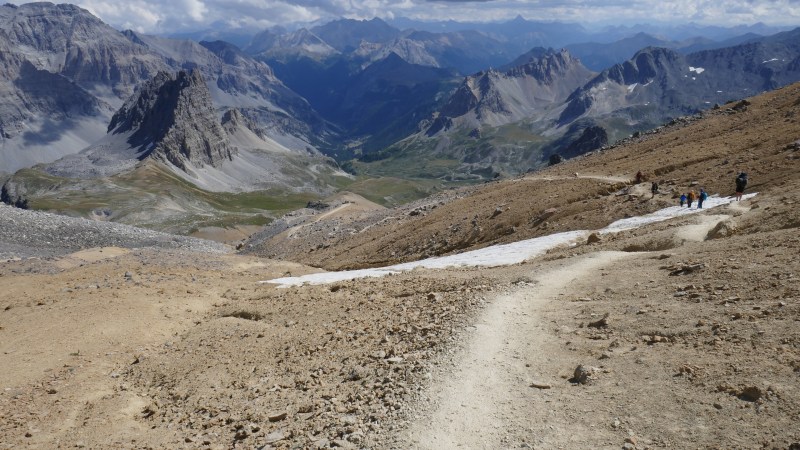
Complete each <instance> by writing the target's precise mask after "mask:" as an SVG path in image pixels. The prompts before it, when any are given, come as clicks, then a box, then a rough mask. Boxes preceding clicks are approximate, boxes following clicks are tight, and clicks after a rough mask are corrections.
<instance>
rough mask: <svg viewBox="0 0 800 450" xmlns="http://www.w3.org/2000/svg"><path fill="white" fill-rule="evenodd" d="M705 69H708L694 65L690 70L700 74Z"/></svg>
mask: <svg viewBox="0 0 800 450" xmlns="http://www.w3.org/2000/svg"><path fill="white" fill-rule="evenodd" d="M705 71H706V69H704V68H702V67H692V66H689V72H694V73H696V74H698V75H700V74H701V73H703V72H705Z"/></svg>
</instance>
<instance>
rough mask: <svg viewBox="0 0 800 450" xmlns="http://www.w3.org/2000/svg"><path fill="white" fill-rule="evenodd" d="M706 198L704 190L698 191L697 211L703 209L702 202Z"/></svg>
mask: <svg viewBox="0 0 800 450" xmlns="http://www.w3.org/2000/svg"><path fill="white" fill-rule="evenodd" d="M707 198H708V194H706V191H705V190H704V189H700V195H698V196H697V209H702V208H703V202H704V201H706V199H707Z"/></svg>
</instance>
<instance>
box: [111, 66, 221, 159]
mask: <svg viewBox="0 0 800 450" xmlns="http://www.w3.org/2000/svg"><path fill="white" fill-rule="evenodd" d="M108 131H109V133H113V134H119V133H130V138H129V139H128V143H129V144H131V145H132V146H133V147H135V148H138V149H140V151H141V153H140V156H139V158H140V159H143V158H145V157H148V156H150V157H153V158H156V159H160V160H162V161H164V162H169V163H172V164H174V165H175V166H177V167H179V168H180V169H182V170H184V171H188V170H189V168H190V166H194V167H203V166H204V165H211V166H214V167H218V166H219V165H221V164H222V163H223V162H224V161H226V160H230V159H231V158H232V157H233V155H234V154H235V153H236V149H235V148H233V147H231V146H230V144H229V143H228V140H227V134H226V133H225V130H224V129H223V127H222V125H221V124H220V122H219V120H218V119H217V114H216V112H215V111H214V108H213V106H212V103H211V94H210V93H209V91H208V87H207V85H206V82H205V80H204V78H203V76H202V75H201V74H200V72H199V71H196V70H195V71H191V72H187V71H180V72H178V73H177V74H175V75H172V74H169V73H167V72H160V73H159V74H158V75H156V76H155V77H154V78H153V79H151V80H150V81H148V82H147V83H145V84H144V85H143V86H142V87H141V88H140V89H139V91H138V92H137V93H136V94H134V95H133V96H131V98H130V99H128V101H126V102H125V104H124V105H123V106H122V107H121V108H120V109H119V111H117V113H116V114H114V117H113V118H112V119H111V123H110V124H109V126H108Z"/></svg>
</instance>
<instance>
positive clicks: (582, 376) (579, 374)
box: [570, 364, 600, 384]
mask: <svg viewBox="0 0 800 450" xmlns="http://www.w3.org/2000/svg"><path fill="white" fill-rule="evenodd" d="M598 372H600V369H598V368H597V367H591V366H584V365H583V364H581V365H579V366H578V367H576V368H575V372H574V373H573V375H572V379H571V380H570V381H571V382H573V383H578V384H588V383H590V382H592V381H594V379H595V377H596V375H597V373H598Z"/></svg>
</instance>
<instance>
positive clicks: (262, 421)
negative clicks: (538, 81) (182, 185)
mask: <svg viewBox="0 0 800 450" xmlns="http://www.w3.org/2000/svg"><path fill="white" fill-rule="evenodd" d="M751 102H752V103H751V105H749V106H748V107H747V108H746V110H744V111H741V110H740V111H732V112H726V111H725V109H722V110H720V111H718V112H715V113H711V114H709V116H708V117H707V118H705V119H702V120H698V121H694V122H691V123H687V124H680V125H675V126H673V127H668V128H665V129H664V130H662V131H661V132H659V133H653V134H648V135H644V136H641V137H639V138H637V139H636V140H633V141H632V142H631V143H628V144H625V145H623V146H620V147H617V148H615V149H612V150H608V151H605V152H600V153H597V154H593V155H590V156H587V157H584V158H580V159H576V160H573V161H569V162H567V163H564V164H563V165H558V166H555V167H553V168H551V169H549V170H547V171H544V172H540V173H534V174H530V175H529V176H528V177H526V178H521V179H517V180H508V181H501V182H496V183H490V184H487V185H485V186H479V187H474V188H469V189H464V190H461V191H453V192H448V193H443V194H441V195H440V196H439V197H437V198H435V199H429V200H427V201H426V202H419V203H416V204H413V205H407V206H406V207H404V208H401V209H397V210H388V209H382V208H379V207H377V206H373V205H369V204H368V203H366V202H363V201H361V200H359V199H358V198H355V197H348V198H346V199H345V198H340V199H338V200H337V201H338V203H337V202H336V201H332V202H330V204H329V205H327V206H324V205H318V206H317V208H310V209H309V210H306V211H302V212H298V213H297V214H295V215H294V216H289V217H287V218H285V219H284V223H283V225H276V228H272V229H268V230H264V231H263V232H262V233H261V234H259V235H256V236H254V237H253V238H252V239H251V240H250V241H249V242H248V245H250V247H248V248H247V249H248V253H249V254H231V253H225V252H224V248H221V247H217V246H216V245H212V244H207V243H206V242H205V241H198V240H188V239H186V240H184V238H174V239H173V238H167V237H164V236H162V235H159V236H155V235H153V236H151V235H145V234H139V232H138V231H134V230H135V229H128V228H125V229H124V231H119V232H118V233H119V234H114V233H117V232H115V231H114V232H112V231H106V232H103V233H100V234H101V235H102V236H104V237H97V236H95V235H94V234H91V233H94V231H91V230H93V229H94V228H93V227H95V226H105V225H107V224H100V225H98V224H95V223H87V222H72V221H71V220H72V219H62V218H59V217H53V216H50V217H49V218H47V216H45V215H43V214H41V213H37V214H33V215H32V214H29V213H24V212H19V211H16V210H11V209H10V208H5V207H3V208H0V220H3V221H4V222H3V226H2V227H1V228H0V229H2V234H0V245H1V247H0V248H2V249H3V250H2V251H3V258H4V262H2V263H0V292H2V295H1V296H0V448H20V447H25V448H62V447H63V448H67V447H69V448H76V447H77V448H331V447H344V448H398V449H399V448H454V447H456V446H460V447H461V448H542V449H546V448H587V447H589V448H627V449H631V448H639V449H644V448H666V447H670V448H769V449H773V448H774V449H785V448H798V447H800V431H798V427H797V426H796V424H797V423H800V400H799V399H800V284H799V282H798V277H799V276H800V275H799V274H798V270H799V269H800V251H798V249H799V248H800V238H799V237H798V233H797V230H798V227H799V226H800V212H798V209H797V205H798V204H800V177H798V175H797V174H798V171H797V169H798V162H797V157H798V147H800V146H798V145H796V144H795V142H796V141H797V140H798V139H800V124H798V122H797V121H798V118H800V116H797V114H798V113H800V87H793V88H790V89H785V90H782V91H778V92H776V93H774V94H769V95H767V96H764V97H759V98H755V99H752V100H751ZM636 170H642V171H644V172H647V173H648V174H650V176H651V177H653V176H655V177H657V179H658V181H659V182H660V185H661V189H662V192H661V193H660V194H658V195H656V196H655V198H654V199H651V198H650V194H649V184H640V185H632V184H630V183H629V182H626V181H625V180H626V179H627V178H629V177H632V175H631V174H633V173H635V172H636ZM738 170H746V171H747V172H748V173H749V174H750V180H751V186H749V188H748V190H751V191H757V192H759V194H758V195H757V196H756V197H755V198H753V199H751V200H747V201H744V202H737V203H734V204H732V205H729V206H726V207H719V208H715V209H712V210H708V211H705V212H703V213H699V214H695V215H691V216H685V217H681V218H677V219H672V220H669V221H666V222H663V223H659V224H654V225H649V226H646V227H643V228H640V229H637V230H631V231H625V232H621V233H618V234H615V235H606V236H603V237H602V238H601V239H600V240H599V241H597V242H594V241H593V242H592V243H591V244H590V243H588V242H586V243H583V242H581V243H579V244H578V245H576V246H573V247H565V248H558V249H555V250H553V251H550V252H549V253H547V254H546V255H544V256H542V257H539V258H537V259H534V260H529V261H527V262H525V263H523V264H519V265H515V266H511V267H497V268H483V269H466V268H461V269H446V270H415V271H411V272H407V273H403V274H399V275H392V276H389V277H386V278H381V279H361V280H353V281H347V282H338V283H335V284H331V285H321V286H302V287H293V288H286V289H280V288H277V287H275V286H274V285H270V284H260V283H258V281H260V280H265V279H270V278H276V277H280V276H286V275H300V274H304V273H310V272H314V271H317V270H319V269H314V268H312V267H311V266H309V265H304V264H312V265H318V266H324V267H326V268H338V267H364V266H368V265H371V264H377V263H384V262H395V261H399V260H408V259H413V258H416V257H421V256H424V255H426V254H440V253H449V252H454V251H458V249H462V248H477V247H480V246H486V245H491V244H493V243H498V242H510V241H513V240H516V239H520V238H523V237H532V236H536V235H544V234H547V233H550V232H556V231H563V230H566V229H578V228H580V229H592V228H599V227H601V226H604V225H606V224H607V223H609V222H610V221H611V220H613V219H616V218H621V217H625V216H634V215H639V214H642V213H644V212H648V211H652V210H655V209H658V208H660V207H662V206H666V205H671V204H673V202H674V198H673V197H674V195H675V194H678V193H680V192H682V191H684V190H686V189H688V188H690V187H699V186H701V185H702V186H704V187H706V188H707V190H709V191H710V192H712V193H715V192H719V193H721V194H723V195H724V194H727V193H728V191H729V190H730V188H731V187H732V184H733V181H732V178H733V175H734V174H735V172H737V171H738ZM575 173H577V174H578V175H577V176H576V175H575ZM695 183H698V184H695ZM312 206H313V205H312ZM12 212H13V213H12ZM8 218H12V220H9V219H8ZM60 220H65V222H58V221H60ZM53 224H60V225H58V226H55V225H53ZM278 227H279V228H280V229H279V228H278ZM105 230H111V229H110V228H105ZM107 233H110V234H107ZM142 233H145V232H142ZM146 233H149V232H146ZM114 236H116V237H114ZM26 239H28V240H26ZM48 240H49V242H50V244H46V242H47V241H48ZM33 244H35V245H33ZM267 254H269V255H273V256H274V257H276V258H277V257H280V258H282V259H283V260H278V259H267V258H264V257H263V256H265V255H267ZM290 261H298V262H290ZM300 263H304V264H300Z"/></svg>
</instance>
